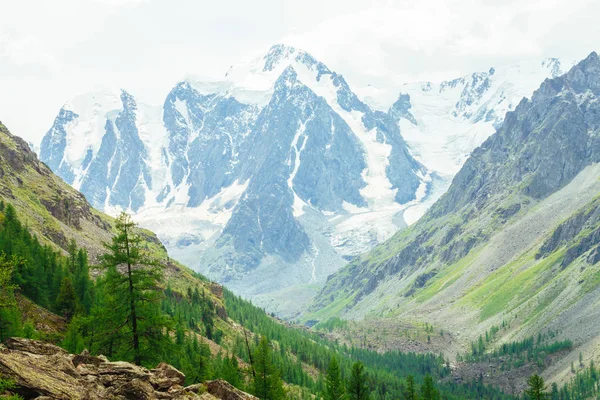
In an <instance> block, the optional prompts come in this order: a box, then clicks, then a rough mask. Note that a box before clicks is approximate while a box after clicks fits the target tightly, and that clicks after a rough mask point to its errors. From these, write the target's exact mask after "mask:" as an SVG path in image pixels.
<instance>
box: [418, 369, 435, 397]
mask: <svg viewBox="0 0 600 400" xmlns="http://www.w3.org/2000/svg"><path fill="white" fill-rule="evenodd" d="M421 398H422V399H423V400H436V399H438V398H439V393H438V391H437V389H436V388H435V386H434V384H433V378H432V377H431V375H429V374H427V375H425V379H424V380H423V385H422V386H421Z"/></svg>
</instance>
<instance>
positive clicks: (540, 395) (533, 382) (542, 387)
mask: <svg viewBox="0 0 600 400" xmlns="http://www.w3.org/2000/svg"><path fill="white" fill-rule="evenodd" d="M527 386H528V387H527V390H525V394H526V395H527V397H529V398H530V399H532V400H542V399H547V398H548V393H546V383H545V382H544V378H542V377H541V376H539V375H538V374H535V375H531V376H530V377H529V379H528V380H527Z"/></svg>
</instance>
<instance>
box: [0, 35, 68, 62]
mask: <svg viewBox="0 0 600 400" xmlns="http://www.w3.org/2000/svg"><path fill="white" fill-rule="evenodd" d="M0 60H3V62H4V63H9V64H14V65H15V66H17V67H22V66H26V65H34V66H38V67H40V68H44V69H48V70H50V71H56V70H57V69H58V63H57V60H56V58H55V57H54V56H53V55H52V54H50V53H49V52H48V51H47V50H46V49H45V48H44V47H43V46H42V45H41V44H40V42H39V40H38V39H37V38H36V37H34V36H33V35H27V36H24V37H20V38H11V37H10V36H8V35H6V34H2V33H0ZM0 70H1V69H0Z"/></svg>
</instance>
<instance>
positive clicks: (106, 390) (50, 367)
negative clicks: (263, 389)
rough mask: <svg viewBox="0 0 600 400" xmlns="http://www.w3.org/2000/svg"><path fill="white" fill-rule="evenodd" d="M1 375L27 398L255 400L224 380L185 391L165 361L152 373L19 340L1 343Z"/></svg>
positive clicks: (181, 377) (182, 379)
mask: <svg viewBox="0 0 600 400" xmlns="http://www.w3.org/2000/svg"><path fill="white" fill-rule="evenodd" d="M0 375H1V376H2V377H4V378H8V379H11V380H13V381H14V382H15V383H16V388H15V389H11V390H12V392H13V393H15V394H19V395H21V396H23V398H24V399H26V400H28V399H38V400H50V399H56V400H74V399H81V400H95V399H98V400H99V399H131V400H134V399H135V400H154V399H173V400H177V399H206V400H210V399H225V400H252V399H256V397H254V396H252V395H250V394H247V393H244V392H242V391H240V390H238V389H236V388H234V387H233V386H231V385H230V384H228V383H227V382H225V381H223V380H216V381H208V382H205V383H203V384H198V385H191V386H187V387H184V386H183V385H184V384H185V376H184V375H183V374H182V373H181V372H180V371H178V370H177V369H175V368H173V367H172V366H170V365H167V364H165V363H160V364H158V366H157V367H156V368H154V369H152V370H148V369H146V368H143V367H138V366H136V365H133V364H130V363H126V362H119V361H117V362H111V361H109V360H108V359H106V357H103V356H99V357H94V356H90V355H89V354H88V353H87V352H86V351H84V352H83V353H82V354H79V355H73V354H68V353H67V352H66V351H65V350H63V349H61V348H60V347H57V346H54V345H51V344H49V343H46V342H41V341H36V340H29V339H21V338H9V339H7V340H6V342H5V344H4V345H0Z"/></svg>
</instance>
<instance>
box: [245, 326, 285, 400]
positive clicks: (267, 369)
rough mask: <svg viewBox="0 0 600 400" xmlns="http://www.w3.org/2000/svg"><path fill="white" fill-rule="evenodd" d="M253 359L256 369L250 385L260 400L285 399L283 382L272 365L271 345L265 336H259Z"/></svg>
mask: <svg viewBox="0 0 600 400" xmlns="http://www.w3.org/2000/svg"><path fill="white" fill-rule="evenodd" d="M253 360H254V369H255V371H256V376H255V377H254V382H253V386H252V391H253V393H254V394H255V395H256V396H257V397H259V398H260V399H262V400H279V399H285V391H284V389H283V382H282V381H281V377H280V376H279V371H277V369H276V368H275V367H274V366H273V355H272V351H271V346H270V345H269V341H268V340H267V338H266V336H262V337H261V338H260V342H259V343H258V346H257V348H256V350H255V351H254V357H253Z"/></svg>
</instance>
